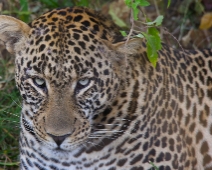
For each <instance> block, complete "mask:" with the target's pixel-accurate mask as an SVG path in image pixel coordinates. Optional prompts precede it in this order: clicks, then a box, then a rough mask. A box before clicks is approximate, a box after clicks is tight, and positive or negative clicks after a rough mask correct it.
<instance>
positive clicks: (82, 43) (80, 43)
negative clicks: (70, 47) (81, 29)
mask: <svg viewBox="0 0 212 170" xmlns="http://www.w3.org/2000/svg"><path fill="white" fill-rule="evenodd" d="M78 44H79V45H80V46H81V47H82V49H85V43H84V42H83V41H79V42H78Z"/></svg>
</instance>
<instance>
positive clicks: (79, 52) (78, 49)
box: [74, 47, 81, 55]
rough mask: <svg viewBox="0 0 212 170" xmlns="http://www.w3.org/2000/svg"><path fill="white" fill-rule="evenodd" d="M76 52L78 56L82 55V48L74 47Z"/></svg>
mask: <svg viewBox="0 0 212 170" xmlns="http://www.w3.org/2000/svg"><path fill="white" fill-rule="evenodd" d="M74 51H75V52H76V53H77V54H79V55H81V51H80V48H79V47H74Z"/></svg>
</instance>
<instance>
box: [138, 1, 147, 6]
mask: <svg viewBox="0 0 212 170" xmlns="http://www.w3.org/2000/svg"><path fill="white" fill-rule="evenodd" d="M139 5H140V6H149V5H150V3H149V2H148V1H146V0H140V1H139Z"/></svg>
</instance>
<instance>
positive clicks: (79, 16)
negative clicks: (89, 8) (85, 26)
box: [74, 15, 83, 22]
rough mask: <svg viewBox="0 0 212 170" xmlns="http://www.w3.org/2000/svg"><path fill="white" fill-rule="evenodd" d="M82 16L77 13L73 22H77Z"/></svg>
mask: <svg viewBox="0 0 212 170" xmlns="http://www.w3.org/2000/svg"><path fill="white" fill-rule="evenodd" d="M82 18H83V17H82V15H78V16H76V17H74V22H79V21H80V20H81V19H82Z"/></svg>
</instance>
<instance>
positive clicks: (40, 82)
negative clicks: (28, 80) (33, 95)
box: [33, 77, 46, 89]
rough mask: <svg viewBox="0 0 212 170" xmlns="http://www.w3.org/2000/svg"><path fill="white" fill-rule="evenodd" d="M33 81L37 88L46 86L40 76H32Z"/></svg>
mask: <svg viewBox="0 0 212 170" xmlns="http://www.w3.org/2000/svg"><path fill="white" fill-rule="evenodd" d="M33 83H34V84H35V85H36V86H37V87H39V88H42V89H43V88H46V82H45V80H44V79H42V78H37V77H36V78H33Z"/></svg>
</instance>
